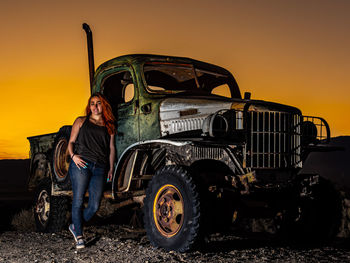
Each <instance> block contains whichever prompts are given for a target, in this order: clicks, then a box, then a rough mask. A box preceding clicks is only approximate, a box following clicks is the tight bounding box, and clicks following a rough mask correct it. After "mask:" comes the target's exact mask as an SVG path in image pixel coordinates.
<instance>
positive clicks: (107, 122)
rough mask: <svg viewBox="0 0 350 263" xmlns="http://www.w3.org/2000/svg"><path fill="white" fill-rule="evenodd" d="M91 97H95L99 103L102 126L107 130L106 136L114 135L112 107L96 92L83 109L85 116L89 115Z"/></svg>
mask: <svg viewBox="0 0 350 263" xmlns="http://www.w3.org/2000/svg"><path fill="white" fill-rule="evenodd" d="M93 97H97V98H99V99H100V101H101V106H102V119H103V124H104V126H106V128H107V131H108V134H109V135H112V134H115V133H116V127H115V124H114V123H115V118H114V116H113V113H112V107H111V105H110V104H109V103H108V101H107V100H106V98H105V97H104V96H103V95H102V94H101V93H100V92H96V93H94V94H92V95H91V97H90V98H89V100H88V104H87V105H86V108H85V112H86V116H89V115H90V114H91V109H90V103H91V99H92V98H93Z"/></svg>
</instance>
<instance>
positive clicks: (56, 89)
mask: <svg viewBox="0 0 350 263" xmlns="http://www.w3.org/2000/svg"><path fill="white" fill-rule="evenodd" d="M349 14H350V1H347V0H343V1H341V0H337V1H321V0H313V1H312V0H309V1H279V0H278V1H258V0H257V1H244V0H242V1H234V0H227V1H226V0H221V1H214V0H201V1H194V0H192V1H191V0H189V1H170V0H161V1H152V0H149V1H137V0H134V1H118V0H113V1H47V0H45V1H34V0H31V1H25V0H22V1H20V0H1V1H0V33H1V41H0V76H1V77H0V88H1V94H2V97H1V102H2V103H1V106H2V115H1V129H0V159H4V158H28V152H29V143H28V141H27V139H26V137H28V136H33V135H39V134H45V133H50V132H56V131H58V129H59V128H60V127H61V126H62V125H65V124H72V123H73V121H74V119H75V118H76V117H77V116H78V115H81V114H82V113H83V108H84V106H85V103H86V101H87V98H88V97H89V78H88V64H87V55H86V40H85V34H84V32H83V30H82V29H81V24H82V22H87V23H89V24H90V26H91V28H92V30H93V33H94V48H95V64H96V66H97V65H99V64H101V63H102V62H104V61H106V60H108V59H110V58H113V57H116V56H120V55H124V54H129V53H153V54H166V55H173V56H186V57H191V58H194V59H198V60H203V61H207V62H210V63H213V64H217V65H220V66H223V67H225V68H227V69H228V70H230V71H231V72H232V73H233V75H234V76H235V77H236V80H237V82H238V84H239V86H240V88H241V91H242V94H243V92H244V91H250V92H251V93H252V98H253V99H263V100H270V101H275V102H280V103H284V104H289V105H292V106H296V107H298V108H300V109H301V110H302V112H303V113H304V114H305V115H316V116H322V117H324V118H325V119H327V121H328V122H329V124H330V126H331V130H332V136H339V135H350V121H349V116H348V113H350V89H349V87H350V85H349V84H350V79H349V72H350V55H349V46H350V34H349V28H350V16H349Z"/></svg>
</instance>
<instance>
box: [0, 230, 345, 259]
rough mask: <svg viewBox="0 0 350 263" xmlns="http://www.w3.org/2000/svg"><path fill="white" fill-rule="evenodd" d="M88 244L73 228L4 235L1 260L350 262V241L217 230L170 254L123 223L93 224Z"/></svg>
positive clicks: (1, 238) (0, 243)
mask: <svg viewBox="0 0 350 263" xmlns="http://www.w3.org/2000/svg"><path fill="white" fill-rule="evenodd" d="M85 236H86V240H87V247H86V248H85V249H82V250H78V251H77V250H76V249H75V245H74V241H73V238H72V236H71V234H70V232H69V231H62V232H60V233H56V234H43V233H37V232H33V231H24V232H23V231H6V232H3V233H1V234H0V262H100V263H101V262H133V263H137V262H350V249H349V247H350V246H349V245H348V244H346V243H344V242H339V241H338V242H337V243H334V244H332V245H327V246H319V247H313V248H305V247H304V248H300V247H299V248H295V247H291V246H288V245H281V244H280V243H278V242H277V241H276V240H274V239H273V238H271V237H270V236H266V235H265V236H264V235H263V236H261V235H255V236H250V237H239V236H235V235H232V234H225V235H221V234H215V235H212V236H211V237H209V239H208V242H207V244H206V245H205V247H203V248H202V249H201V250H200V251H194V252H190V253H177V252H174V251H170V252H166V251H164V250H162V249H157V248H154V247H152V246H151V245H150V243H149V241H148V239H147V237H146V235H145V233H144V231H143V230H138V231H137V230H132V229H130V228H128V227H126V226H121V225H102V226H89V227H87V228H86V229H85Z"/></svg>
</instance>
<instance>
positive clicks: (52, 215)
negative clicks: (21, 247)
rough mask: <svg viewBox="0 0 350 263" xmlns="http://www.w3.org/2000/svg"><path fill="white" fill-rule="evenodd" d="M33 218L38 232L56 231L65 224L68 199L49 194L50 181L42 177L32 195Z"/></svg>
mask: <svg viewBox="0 0 350 263" xmlns="http://www.w3.org/2000/svg"><path fill="white" fill-rule="evenodd" d="M34 198H35V199H34V208H33V213H34V219H35V225H36V230H37V231H38V232H58V231H60V230H62V228H64V227H65V226H66V225H67V222H68V221H67V213H68V199H67V197H62V196H52V195H51V181H50V180H49V179H44V180H43V181H42V182H41V183H40V184H39V185H38V187H37V189H36V192H35V197H34Z"/></svg>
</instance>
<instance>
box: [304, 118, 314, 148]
mask: <svg viewBox="0 0 350 263" xmlns="http://www.w3.org/2000/svg"><path fill="white" fill-rule="evenodd" d="M316 142H317V127H316V125H315V124H314V123H313V122H311V121H303V122H302V123H301V143H302V145H308V144H310V143H316Z"/></svg>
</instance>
